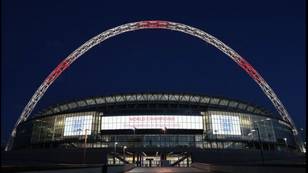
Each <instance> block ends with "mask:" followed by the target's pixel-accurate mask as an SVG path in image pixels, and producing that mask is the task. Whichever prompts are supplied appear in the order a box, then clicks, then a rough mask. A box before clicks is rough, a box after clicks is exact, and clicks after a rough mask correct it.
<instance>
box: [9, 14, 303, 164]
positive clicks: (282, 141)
mask: <svg viewBox="0 0 308 173" xmlns="http://www.w3.org/2000/svg"><path fill="white" fill-rule="evenodd" d="M143 29H165V30H171V31H177V32H182V33H186V34H188V35H191V36H194V37H196V38H199V39H201V40H203V41H205V42H206V43H208V44H210V45H212V46H214V47H216V48H217V49H218V50H220V51H222V52H223V53H224V54H226V55H227V57H228V58H230V59H231V60H233V61H234V62H235V63H236V64H237V65H238V66H239V67H241V68H242V69H243V70H244V71H245V72H246V73H247V74H248V75H249V76H250V77H251V79H253V80H254V81H255V82H256V84H257V85H258V86H259V87H260V89H261V90H262V91H263V92H264V94H265V95H266V96H267V97H268V99H269V100H270V101H271V103H272V104H273V106H274V107H275V109H276V111H277V112H275V113H273V112H271V111H268V110H266V109H265V108H262V107H260V106H256V105H254V104H251V103H246V102H243V101H239V100H234V99H229V98H224V97H212V96H206V95H198V94H189V93H133V94H115V95H109V96H98V97H92V98H86V99H80V100H74V101H70V102H66V103H61V104H60V103H59V104H56V105H54V106H51V107H49V108H46V109H44V110H41V111H39V112H38V113H36V114H34V115H32V112H33V110H34V108H35V106H36V105H37V103H38V102H39V101H40V99H41V98H42V97H43V95H44V94H45V92H46V91H47V89H48V88H49V87H50V86H51V85H52V84H53V83H54V81H55V80H56V79H57V78H58V77H59V76H60V75H61V74H62V73H63V72H64V71H65V70H66V69H67V68H69V67H70V65H71V64H72V63H73V62H75V61H76V60H77V59H78V58H79V57H80V56H82V55H83V54H84V53H86V52H87V51H89V50H90V49H91V48H92V47H94V46H96V45H98V44H100V43H101V42H103V41H105V40H107V39H108V38H111V37H114V36H117V35H119V34H122V33H126V32H131V31H137V30H143ZM30 115H31V116H30ZM5 151H8V152H6V153H5V154H6V160H14V159H15V161H18V162H19V161H22V162H25V161H35V160H36V161H39V162H40V163H43V162H46V163H61V164H63V163H77V164H79V163H81V162H82V163H103V164H105V165H106V164H108V165H118V164H123V163H124V164H128V163H132V164H133V165H135V166H139V167H159V166H180V167H189V166H190V165H191V163H196V162H200V163H231V162H232V163H234V162H237V163H249V162H250V163H254V164H256V163H257V164H258V163H262V164H264V163H265V162H267V163H273V161H277V160H284V161H285V162H288V163H289V162H290V161H291V160H296V159H298V158H299V157H301V159H302V157H303V152H305V148H304V145H303V143H302V141H301V140H300V138H299V132H298V130H297V128H296V126H295V123H294V122H293V120H292V118H291V116H290V115H289V113H288V111H287V110H286V108H285V107H284V105H283V104H282V102H281V101H280V99H279V98H278V96H277V95H276V94H275V92H274V91H273V90H272V88H271V87H270V86H269V84H268V83H267V82H266V81H265V80H264V79H263V78H262V76H261V75H260V74H259V73H258V72H257V71H256V70H255V69H254V68H253V67H252V65H250V64H249V63H248V62H247V61H246V60H245V59H244V58H243V57H241V56H240V55H239V54H238V53H237V52H235V51H234V50H233V49H231V48H230V47H229V46H227V45H226V44H224V43H223V42H221V41H220V40H218V39H217V38H215V37H214V36H212V35H210V34H208V33H206V32H204V31H202V30H200V29H197V28H194V27H191V26H188V25H185V24H181V23H176V22H170V21H160V20H154V21H139V22H132V23H127V24H123V25H120V26H117V27H114V28H111V29H109V30H106V31H104V32H102V33H100V34H98V35H96V36H95V37H92V38H91V39H90V40H88V41H87V42H85V43H84V44H82V45H81V46H80V47H78V48H77V49H76V50H74V51H73V52H72V53H71V54H69V55H68V56H67V57H66V58H65V59H63V60H62V61H61V62H60V63H59V64H58V65H57V66H56V68H55V69H54V70H53V71H52V72H51V73H50V74H49V75H48V76H47V77H46V78H45V80H44V81H43V82H42V84H41V85H40V86H39V88H38V89H37V90H36V91H35V93H34V94H33V96H32V97H31V99H30V100H29V102H28V103H27V105H26V106H25V107H24V109H23V111H22V113H21V115H20V116H19V118H18V120H17V121H16V123H15V126H14V129H13V130H12V132H11V135H10V138H9V140H8V142H7V145H6V147H5ZM298 156H299V157H298ZM16 159H17V160H16Z"/></svg>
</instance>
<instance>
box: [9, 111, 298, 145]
mask: <svg viewBox="0 0 308 173" xmlns="http://www.w3.org/2000/svg"><path fill="white" fill-rule="evenodd" d="M176 108H177V107H176ZM156 112H159V111H156ZM156 112H155V113H156ZM135 113H136V112H134V114H133V115H128V116H123V114H122V115H121V116H117V115H112V116H111V115H109V116H106V115H104V114H103V113H102V112H77V113H68V114H58V115H52V116H46V117H40V118H35V119H32V120H29V121H27V122H25V123H23V124H21V126H20V127H18V129H17V134H16V140H15V141H16V144H15V143H14V146H15V147H16V148H18V147H20V148H25V147H33V148H35V147H38V148H42V147H69V148H75V147H89V148H113V147H114V144H115V142H117V143H118V146H127V147H153V148H160V147H162V148H164V147H196V148H201V149H212V148H215V149H260V148H261V147H262V148H264V149H268V150H285V149H287V148H288V149H290V148H292V149H296V147H295V146H296V143H295V141H294V136H293V134H292V131H291V129H290V128H289V127H288V125H286V124H285V123H282V122H281V120H277V119H273V118H268V117H264V116H259V115H255V114H248V113H239V112H230V111H218V110H212V109H209V110H207V111H205V112H200V115H196V114H195V115H181V114H178V115H162V114H153V115H144V114H142V115H137V114H135ZM186 113H187V112H186ZM132 128H135V130H134V131H135V132H133V131H132V130H128V129H132ZM162 128H166V131H165V132H163V131H162V130H160V129H162ZM85 129H88V130H87V132H86V131H85ZM145 129H146V130H148V131H147V132H146V133H142V134H140V133H138V130H145ZM155 129H159V130H156V131H155ZM102 130H103V131H102ZM194 130H195V131H194ZM110 131H113V132H112V133H111V132H110ZM85 135H87V144H86V145H85V144H84V139H85Z"/></svg>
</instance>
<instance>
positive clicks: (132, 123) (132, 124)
mask: <svg viewBox="0 0 308 173" xmlns="http://www.w3.org/2000/svg"><path fill="white" fill-rule="evenodd" d="M134 128H135V129H163V128H167V129H203V126H202V116H196V115H194V116H187V115H133V116H132V115H130V116H103V117H102V126H101V129H102V130H115V129H134Z"/></svg>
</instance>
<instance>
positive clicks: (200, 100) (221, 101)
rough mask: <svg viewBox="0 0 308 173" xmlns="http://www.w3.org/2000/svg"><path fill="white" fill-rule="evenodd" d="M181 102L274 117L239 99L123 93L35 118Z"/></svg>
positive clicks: (56, 108)
mask: <svg viewBox="0 0 308 173" xmlns="http://www.w3.org/2000/svg"><path fill="white" fill-rule="evenodd" d="M168 101H170V102H179V103H188V104H189V103H191V104H200V105H213V106H215V105H216V106H225V107H228V108H233V109H239V110H243V111H247V112H251V113H255V114H262V115H272V112H270V111H268V110H267V109H265V108H263V107H260V106H257V105H255V104H251V103H248V102H244V101H240V100H237V99H230V98H226V97H214V96H208V95H201V94H192V93H171V92H168V93H163V92H159V93H158V92H151V93H121V94H111V95H105V96H94V97H87V98H84V99H75V100H73V101H66V102H63V103H61V104H55V105H52V106H49V107H48V108H46V109H44V110H42V111H40V112H38V113H37V114H35V115H34V116H45V115H52V114H58V113H61V112H64V111H69V110H74V109H77V108H83V107H85V108H86V107H89V106H93V105H103V104H115V103H125V102H127V103H129V102H168Z"/></svg>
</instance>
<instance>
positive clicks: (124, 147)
mask: <svg viewBox="0 0 308 173" xmlns="http://www.w3.org/2000/svg"><path fill="white" fill-rule="evenodd" d="M126 148H127V147H126V146H123V158H124V160H125V149H126Z"/></svg>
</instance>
